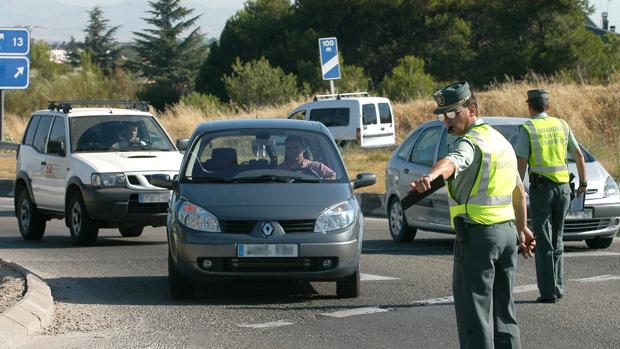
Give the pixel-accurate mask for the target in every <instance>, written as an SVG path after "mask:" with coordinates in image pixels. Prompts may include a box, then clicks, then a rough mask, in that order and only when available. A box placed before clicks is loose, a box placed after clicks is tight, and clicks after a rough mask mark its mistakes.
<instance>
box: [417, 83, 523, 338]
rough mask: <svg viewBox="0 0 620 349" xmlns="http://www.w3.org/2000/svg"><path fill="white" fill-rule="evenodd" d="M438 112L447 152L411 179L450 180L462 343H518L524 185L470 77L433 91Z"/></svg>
mask: <svg viewBox="0 0 620 349" xmlns="http://www.w3.org/2000/svg"><path fill="white" fill-rule="evenodd" d="M434 98H435V101H436V102H437V109H435V111H434V113H435V114H436V115H437V117H438V118H439V120H441V121H443V123H444V125H445V127H446V128H447V129H448V132H449V133H450V136H449V137H448V143H449V152H448V155H447V156H446V157H445V158H443V159H441V160H439V161H438V162H437V163H436V164H435V165H434V166H433V167H432V168H431V171H430V173H428V174H427V175H424V176H422V177H420V178H419V179H417V180H416V181H415V182H412V183H411V187H412V188H413V189H415V190H417V191H418V192H424V191H426V190H428V189H429V188H430V186H431V181H432V180H433V179H435V178H436V177H437V176H443V178H444V179H446V180H447V182H448V194H449V205H450V219H451V222H452V224H453V228H454V229H455V232H456V239H455V245H454V270H453V277H452V289H453V290H452V291H453V294H454V307H455V311H456V323H457V328H458V334H459V342H460V345H461V348H519V347H520V346H521V339H520V334H519V326H518V324H517V319H516V314H515V304H514V300H513V298H512V290H513V277H514V273H515V268H516V264H517V253H518V251H521V253H522V254H523V256H524V257H526V258H527V257H528V256H532V249H533V247H534V244H535V242H534V240H533V235H532V232H530V230H529V229H528V227H527V209H526V201H525V190H524V188H523V183H522V182H521V178H520V177H519V173H518V171H517V159H516V156H515V153H514V150H513V148H512V146H511V145H510V143H509V142H508V141H507V140H506V139H505V138H504V137H503V136H502V135H501V134H500V133H499V132H497V131H496V130H495V129H493V128H492V127H491V126H489V125H487V124H485V123H484V121H483V120H482V119H478V117H477V115H478V105H477V103H476V99H475V96H474V95H473V94H472V93H471V91H470V89H469V85H468V84H467V82H458V83H454V84H452V85H449V86H447V87H445V88H444V89H442V90H439V91H437V92H435V94H434Z"/></svg>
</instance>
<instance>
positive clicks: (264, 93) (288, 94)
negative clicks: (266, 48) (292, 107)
mask: <svg viewBox="0 0 620 349" xmlns="http://www.w3.org/2000/svg"><path fill="white" fill-rule="evenodd" d="M223 82H224V85H225V86H226V91H227V92H228V95H229V96H230V99H231V101H232V102H233V103H234V104H236V105H238V106H241V107H243V108H245V109H246V110H248V109H251V108H252V107H262V106H267V105H277V104H281V103H284V102H288V101H290V100H291V99H292V98H296V97H297V96H298V93H299V92H298V90H297V85H296V77H295V76H294V75H292V74H285V73H284V71H283V70H282V69H281V68H278V67H276V68H274V67H272V66H271V65H270V64H269V61H268V60H267V59H266V58H265V57H261V58H260V59H259V60H258V61H255V60H254V61H251V62H248V63H245V64H244V63H243V62H242V61H241V60H240V59H238V58H237V60H236V61H235V64H233V66H232V73H231V75H226V76H224V78H223Z"/></svg>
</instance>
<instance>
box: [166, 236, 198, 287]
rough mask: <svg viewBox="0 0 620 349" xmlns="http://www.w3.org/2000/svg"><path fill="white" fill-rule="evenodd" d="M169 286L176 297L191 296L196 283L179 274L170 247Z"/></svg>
mask: <svg viewBox="0 0 620 349" xmlns="http://www.w3.org/2000/svg"><path fill="white" fill-rule="evenodd" d="M168 288H169V289H170V296H171V297H172V298H175V299H184V298H191V297H192V296H193V294H194V284H193V283H191V282H190V281H189V280H187V278H185V277H184V276H183V275H181V274H179V272H178V271H177V266H176V264H175V263H174V260H173V259H172V253H170V248H168Z"/></svg>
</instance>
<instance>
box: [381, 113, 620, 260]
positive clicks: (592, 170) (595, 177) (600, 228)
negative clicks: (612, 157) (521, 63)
mask: <svg viewBox="0 0 620 349" xmlns="http://www.w3.org/2000/svg"><path fill="white" fill-rule="evenodd" d="M483 120H484V121H485V122H486V123H488V124H490V125H491V126H493V128H495V129H496V130H498V131H499V132H500V133H501V134H503V135H504V137H506V139H507V140H508V141H510V143H512V145H513V146H515V144H516V141H517V138H518V135H519V126H520V125H521V124H523V123H524V122H525V121H527V120H528V119H526V118H516V117H515V118H513V117H484V118H483ZM446 137H447V132H446V128H445V127H444V125H443V123H441V122H440V121H438V120H433V121H428V122H425V123H424V124H422V125H420V126H418V127H417V128H416V129H414V130H413V131H412V132H411V134H410V135H409V136H408V137H407V138H406V139H405V140H404V141H403V142H402V144H401V145H400V146H399V147H398V148H397V149H396V150H395V151H394V154H392V157H391V158H390V160H389V163H388V166H387V174H386V176H385V180H386V185H385V186H386V193H385V196H384V200H383V202H384V205H385V208H386V211H387V215H388V220H389V225H390V234H391V235H392V238H393V239H394V240H396V241H411V240H413V238H414V237H415V234H416V232H417V229H418V228H419V229H424V230H428V231H434V232H445V233H453V230H452V228H451V227H450V213H449V210H448V195H447V191H446V188H445V187H444V188H441V189H439V190H438V191H436V192H435V193H433V194H431V195H429V196H428V197H426V198H425V199H423V200H421V201H420V202H419V203H418V204H416V205H414V206H412V207H410V208H408V209H407V210H406V211H404V212H403V209H402V206H401V204H400V202H401V200H402V199H403V197H405V196H406V195H407V193H408V192H409V190H410V187H409V183H410V182H412V181H414V180H415V179H417V178H418V177H420V176H422V174H425V173H428V172H429V171H430V168H431V167H432V166H433V164H434V163H435V162H437V160H438V159H441V158H443V157H444V156H445V155H446V154H447V153H448V146H447V143H446ZM581 150H582V152H583V154H584V157H585V161H586V172H587V174H588V190H587V193H586V197H585V205H584V209H583V210H579V211H576V212H569V213H568V214H567V216H566V221H565V224H564V238H563V239H564V241H569V240H585V242H586V244H587V245H588V247H590V248H607V247H609V246H610V245H611V243H612V241H613V238H614V236H615V235H616V233H617V232H618V229H619V228H620V195H619V192H618V186H617V184H616V182H615V181H614V179H613V178H612V177H611V176H610V175H609V173H608V172H607V170H605V168H604V167H603V165H601V164H600V163H599V162H598V161H596V159H595V158H594V156H592V154H590V152H588V151H587V150H586V149H585V148H583V147H581ZM568 169H569V172H572V173H574V174H575V175H576V174H577V168H576V165H575V162H574V160H573V159H572V155H571V154H569V163H568ZM577 180H578V178H577V179H575V181H577ZM524 184H525V186H526V188H527V186H528V185H529V181H528V179H527V176H526V178H525V181H524Z"/></svg>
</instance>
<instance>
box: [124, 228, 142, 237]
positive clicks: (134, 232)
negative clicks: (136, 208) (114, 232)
mask: <svg viewBox="0 0 620 349" xmlns="http://www.w3.org/2000/svg"><path fill="white" fill-rule="evenodd" d="M143 231H144V227H141V226H137V227H120V228H118V232H119V233H121V235H122V236H124V237H126V238H133V237H137V236H140V235H142V232H143Z"/></svg>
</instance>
